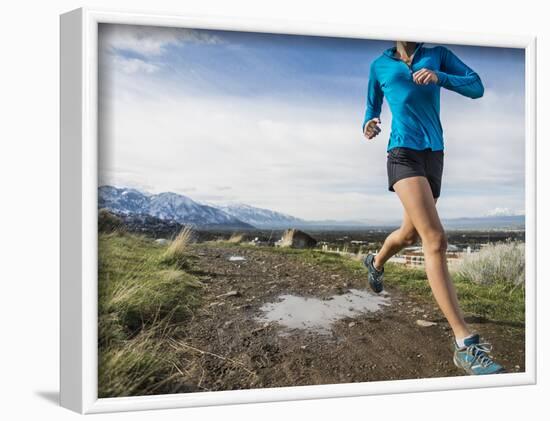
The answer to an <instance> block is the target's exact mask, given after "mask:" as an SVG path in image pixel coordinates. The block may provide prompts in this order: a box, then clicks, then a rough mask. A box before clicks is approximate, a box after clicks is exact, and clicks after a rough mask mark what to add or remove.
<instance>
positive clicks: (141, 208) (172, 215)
mask: <svg viewBox="0 0 550 421" xmlns="http://www.w3.org/2000/svg"><path fill="white" fill-rule="evenodd" d="M98 195H99V197H98V207H99V208H105V209H108V210H111V211H113V212H115V213H118V214H122V215H150V216H153V217H155V218H158V219H161V220H164V221H176V222H178V223H180V224H193V225H195V226H200V227H206V228H216V227H219V228H235V229H254V228H258V229H286V228H303V229H307V228H309V229H365V228H369V227H371V228H378V227H393V226H399V225H400V224H401V222H400V221H394V222H386V223H384V222H376V223H375V222H370V221H365V220H363V221H336V220H319V221H308V220H304V219H301V218H297V217H295V216H292V215H288V214H284V213H281V212H276V211H273V210H270V209H263V208H257V207H254V206H250V205H247V204H244V203H239V204H226V205H213V204H206V203H200V202H196V201H194V200H193V199H191V198H190V197H188V196H185V195H182V194H178V193H172V192H165V193H158V194H150V193H144V192H141V191H139V190H136V189H133V188H125V187H114V186H101V187H99V191H98ZM442 223H443V225H444V226H445V228H448V229H472V230H479V229H525V216H524V215H500V216H499V215H493V216H482V217H463V218H448V219H442Z"/></svg>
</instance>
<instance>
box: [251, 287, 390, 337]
mask: <svg viewBox="0 0 550 421" xmlns="http://www.w3.org/2000/svg"><path fill="white" fill-rule="evenodd" d="M389 302H390V299H389V297H388V294H387V293H385V292H384V293H382V294H380V295H373V294H372V293H370V292H369V291H366V290H359V289H351V290H349V292H347V293H345V294H342V295H333V296H331V297H329V298H328V299H319V298H308V297H301V296H298V295H288V294H285V295H280V296H279V297H278V301H276V302H271V303H266V304H264V305H263V306H262V307H261V308H260V310H261V311H262V315H261V316H259V317H257V318H256V321H258V322H261V323H269V322H276V323H277V324H279V325H281V326H283V327H285V328H287V332H286V333H285V332H283V333H282V334H288V330H292V329H302V330H310V331H314V332H317V333H320V334H329V333H330V331H331V325H332V324H333V323H334V322H336V321H338V320H341V319H343V318H350V317H351V318H352V317H356V316H359V315H360V314H364V313H369V312H375V311H378V310H380V309H381V307H382V306H384V305H388V304H389Z"/></svg>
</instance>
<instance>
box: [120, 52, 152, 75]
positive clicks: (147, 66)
mask: <svg viewBox="0 0 550 421" xmlns="http://www.w3.org/2000/svg"><path fill="white" fill-rule="evenodd" d="M113 64H114V66H116V68H117V69H118V70H120V71H121V72H123V73H126V74H129V75H131V74H134V73H139V72H144V73H154V72H156V71H158V70H159V66H157V65H155V64H152V63H148V62H146V61H143V60H140V59H138V58H125V57H119V56H115V57H114V63H113Z"/></svg>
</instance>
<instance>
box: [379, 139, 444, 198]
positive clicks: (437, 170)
mask: <svg viewBox="0 0 550 421" xmlns="http://www.w3.org/2000/svg"><path fill="white" fill-rule="evenodd" d="M443 156H444V152H443V151H432V150H431V149H430V148H428V149H423V150H416V149H411V148H403V147H396V148H392V149H390V150H389V151H388V161H387V167H388V189H389V190H390V191H395V190H394V189H393V185H394V183H396V182H397V181H399V180H401V179H403V178H407V177H414V176H418V175H420V176H423V177H426V178H427V179H428V182H429V183H430V187H431V189H432V194H433V197H434V198H438V197H439V195H440V193H441V177H442V175H443Z"/></svg>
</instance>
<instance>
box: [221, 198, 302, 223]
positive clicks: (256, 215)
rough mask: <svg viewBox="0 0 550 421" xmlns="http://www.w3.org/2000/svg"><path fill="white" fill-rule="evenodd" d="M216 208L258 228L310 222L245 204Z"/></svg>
mask: <svg viewBox="0 0 550 421" xmlns="http://www.w3.org/2000/svg"><path fill="white" fill-rule="evenodd" d="M215 207H216V208H218V209H220V210H222V211H223V212H225V213H227V214H229V215H232V216H234V217H235V218H237V219H239V220H241V221H244V222H246V223H247V224H250V225H253V226H255V227H257V228H288V227H289V226H301V225H306V224H307V223H308V222H307V221H305V220H304V219H300V218H296V217H295V216H291V215H286V214H284V213H281V212H275V211H272V210H269V209H262V208H256V207H254V206H250V205H246V204H244V203H239V204H231V205H218V206H215Z"/></svg>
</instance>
